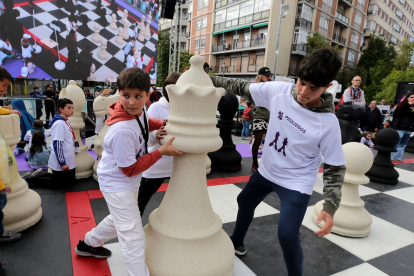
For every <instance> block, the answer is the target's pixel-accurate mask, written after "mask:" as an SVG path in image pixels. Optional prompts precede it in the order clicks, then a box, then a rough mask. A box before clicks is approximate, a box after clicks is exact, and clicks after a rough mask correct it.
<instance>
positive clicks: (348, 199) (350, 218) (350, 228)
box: [312, 142, 374, 238]
mask: <svg viewBox="0 0 414 276" xmlns="http://www.w3.org/2000/svg"><path fill="white" fill-rule="evenodd" d="M342 148H343V150H344V155H345V160H346V173H345V181H344V185H343V186H342V200H341V204H340V205H339V208H338V210H337V211H336V213H335V216H334V226H333V227H332V233H336V234H339V235H342V236H346V237H353V238H362V237H366V236H368V235H369V233H370V232H371V224H372V216H371V215H370V214H369V213H368V211H367V210H366V209H365V208H364V205H365V202H364V201H363V200H362V199H361V198H360V197H359V191H358V189H359V185H360V184H367V183H369V178H368V177H367V176H365V173H366V172H367V171H368V170H369V169H370V168H371V166H372V163H373V162H374V156H373V154H372V151H371V150H370V149H369V148H368V147H367V146H365V145H363V144H361V143H357V142H350V143H346V144H344V145H343V146H342ZM323 203H324V201H323V200H321V201H319V202H318V203H316V205H315V207H314V212H313V215H312V219H313V221H314V222H315V223H316V219H317V218H318V216H319V214H320V212H321V211H322V208H323ZM324 224H325V222H324V221H322V222H321V223H320V224H319V225H318V226H320V227H323V225H324Z"/></svg>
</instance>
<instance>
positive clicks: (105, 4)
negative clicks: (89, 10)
mask: <svg viewBox="0 0 414 276" xmlns="http://www.w3.org/2000/svg"><path fill="white" fill-rule="evenodd" d="M109 5H110V3H109V1H108V2H107V1H106V0H103V1H102V6H106V7H107V6H109Z"/></svg>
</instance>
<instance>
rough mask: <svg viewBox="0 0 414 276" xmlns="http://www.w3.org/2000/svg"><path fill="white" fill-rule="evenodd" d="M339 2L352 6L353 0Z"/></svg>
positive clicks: (340, 0)
mask: <svg viewBox="0 0 414 276" xmlns="http://www.w3.org/2000/svg"><path fill="white" fill-rule="evenodd" d="M339 2H340V3H344V4H346V5H348V6H350V7H352V0H339Z"/></svg>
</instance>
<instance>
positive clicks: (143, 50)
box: [141, 46, 154, 58]
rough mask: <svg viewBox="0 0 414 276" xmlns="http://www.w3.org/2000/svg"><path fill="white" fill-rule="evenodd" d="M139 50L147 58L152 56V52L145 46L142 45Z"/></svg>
mask: <svg viewBox="0 0 414 276" xmlns="http://www.w3.org/2000/svg"><path fill="white" fill-rule="evenodd" d="M141 52H142V53H144V54H145V55H147V56H148V57H149V58H152V57H153V56H154V52H153V51H152V50H151V49H149V48H147V47H145V46H144V47H142V49H141Z"/></svg>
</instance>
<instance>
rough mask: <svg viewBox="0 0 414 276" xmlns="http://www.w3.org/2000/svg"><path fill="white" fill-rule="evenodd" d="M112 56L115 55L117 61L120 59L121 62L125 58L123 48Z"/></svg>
mask: <svg viewBox="0 0 414 276" xmlns="http://www.w3.org/2000/svg"><path fill="white" fill-rule="evenodd" d="M114 57H116V58H117V59H118V60H119V61H121V62H122V63H123V62H124V60H125V54H124V50H119V51H118V52H117V53H116V54H115V55H114Z"/></svg>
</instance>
